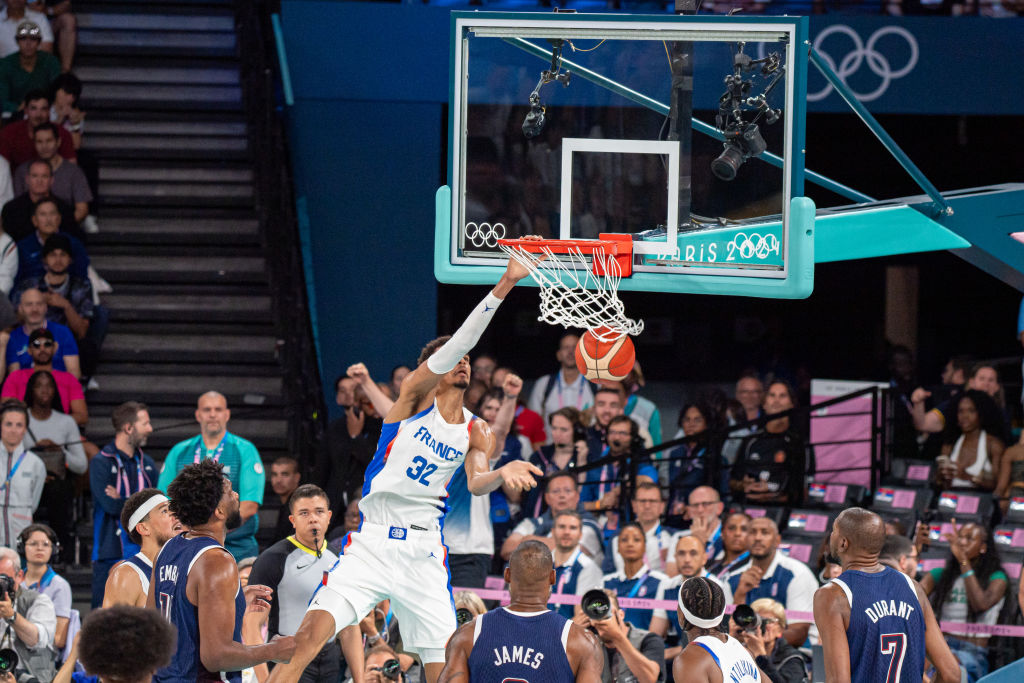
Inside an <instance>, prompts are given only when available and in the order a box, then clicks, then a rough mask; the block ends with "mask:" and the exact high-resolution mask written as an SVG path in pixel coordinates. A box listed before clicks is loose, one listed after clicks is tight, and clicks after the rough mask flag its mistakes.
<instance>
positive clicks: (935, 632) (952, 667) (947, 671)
mask: <svg viewBox="0 0 1024 683" xmlns="http://www.w3.org/2000/svg"><path fill="white" fill-rule="evenodd" d="M914 583H915V584H916V583H917V582H914ZM914 589H915V590H916V591H917V600H918V602H920V603H921V611H922V616H923V617H924V651H925V654H926V655H927V656H928V659H929V660H930V661H931V663H932V664H933V665H935V674H936V677H935V678H933V679H932V683H957V681H959V680H960V664H959V662H957V659H956V656H955V655H954V654H953V653H952V652H951V651H950V649H949V645H947V644H946V639H945V638H944V637H943V635H942V631H941V630H940V629H939V622H937V621H936V620H935V612H934V611H933V610H932V603H930V602H929V601H928V596H927V595H925V593H924V589H923V588H921V585H920V584H917V585H915V586H914Z"/></svg>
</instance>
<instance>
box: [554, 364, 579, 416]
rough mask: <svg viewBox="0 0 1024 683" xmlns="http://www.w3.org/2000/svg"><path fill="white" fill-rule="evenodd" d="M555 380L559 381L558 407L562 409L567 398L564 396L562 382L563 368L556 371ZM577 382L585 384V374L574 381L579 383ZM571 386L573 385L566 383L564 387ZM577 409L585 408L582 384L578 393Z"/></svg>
mask: <svg viewBox="0 0 1024 683" xmlns="http://www.w3.org/2000/svg"><path fill="white" fill-rule="evenodd" d="M555 381H556V382H558V408H559V409H562V408H564V407H565V399H564V398H563V397H562V387H563V384H562V371H561V370H559V371H558V372H556V373H555ZM577 383H579V384H581V385H582V384H583V375H580V376H579V377H577V378H576V381H575V382H573V384H577ZM570 386H571V385H569V384H566V385H564V387H565V388H566V389H568V388H569V387H570ZM576 410H583V387H582V386H581V387H580V389H579V391H578V392H577V394H576Z"/></svg>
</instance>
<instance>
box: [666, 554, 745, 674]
mask: <svg viewBox="0 0 1024 683" xmlns="http://www.w3.org/2000/svg"><path fill="white" fill-rule="evenodd" d="M672 558H673V559H672V565H673V566H674V567H677V568H678V570H679V573H678V574H676V575H675V576H673V577H670V578H668V579H666V580H665V581H662V582H661V592H659V593H658V595H657V597H656V599H657V600H671V601H673V602H675V601H677V600H678V599H679V588H680V587H681V586H682V585H683V581H686V580H687V579H690V578H693V577H694V576H703V577H705V578H707V579H708V580H710V581H714V582H715V583H717V584H718V587H719V588H721V589H722V593H723V594H724V596H725V604H727V605H731V604H732V591H731V590H730V589H729V584H728V583H726V582H724V581H722V580H721V579H719V578H718V577H716V576H714V575H713V574H711V573H710V572H708V571H707V569H706V568H705V564H706V563H707V559H708V556H707V553H706V552H705V549H704V544H703V543H702V542H701V540H700V539H699V538H697V537H696V536H681V537H679V538H678V540H677V541H676V544H675V548H674V550H673V552H672ZM651 633H657V634H658V635H659V636H661V637H662V638H665V637H666V636H668V637H669V638H670V639H671V641H672V644H673V646H672V647H670V648H668V649H666V650H665V660H666V662H668V661H671V660H672V659H674V658H675V657H676V656H677V655H678V654H679V653H680V652H682V650H683V647H685V645H686V643H685V642H681V641H682V635H683V632H682V629H681V628H680V627H679V616H678V613H677V612H676V610H665V609H656V610H654V615H653V616H652V617H651Z"/></svg>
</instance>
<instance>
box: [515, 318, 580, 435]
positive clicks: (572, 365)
mask: <svg viewBox="0 0 1024 683" xmlns="http://www.w3.org/2000/svg"><path fill="white" fill-rule="evenodd" d="M579 340H580V338H579V337H578V336H576V334H575V333H574V332H566V333H565V334H563V335H562V337H561V339H559V340H558V351H557V352H556V353H555V358H556V359H557V360H558V370H556V371H555V372H553V373H551V374H550V375H545V376H543V377H541V378H539V379H538V380H537V381H536V382H534V383H533V390H532V391H531V392H530V400H529V402H528V405H529V406H530V410H532V411H533V412H535V413H537V414H538V415H540V416H541V418H542V419H544V420H547V419H548V416H549V415H550V414H551V413H553V412H555V411H556V410H558V409H559V408H563V407H565V406H572V407H574V408H576V410H586V409H587V408H589V407H590V406H591V405H592V404H593V403H594V391H593V389H592V388H591V385H590V382H588V381H587V378H586V377H584V376H583V375H582V374H580V371H579V368H577V367H576V344H577V343H578V342H579Z"/></svg>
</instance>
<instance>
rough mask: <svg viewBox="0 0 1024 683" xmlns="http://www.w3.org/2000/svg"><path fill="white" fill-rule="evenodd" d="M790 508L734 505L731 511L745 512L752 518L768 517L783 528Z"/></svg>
mask: <svg viewBox="0 0 1024 683" xmlns="http://www.w3.org/2000/svg"><path fill="white" fill-rule="evenodd" d="M787 510H788V508H784V507H780V506H777V505H763V506H758V505H734V506H732V508H731V509H730V512H745V513H747V514H748V515H750V517H751V519H757V518H758V517H767V518H768V519H770V520H772V521H773V522H775V524H776V525H778V527H779V529H782V528H783V527H784V526H785V524H784V523H783V522H784V521H785V519H786V512H787Z"/></svg>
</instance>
